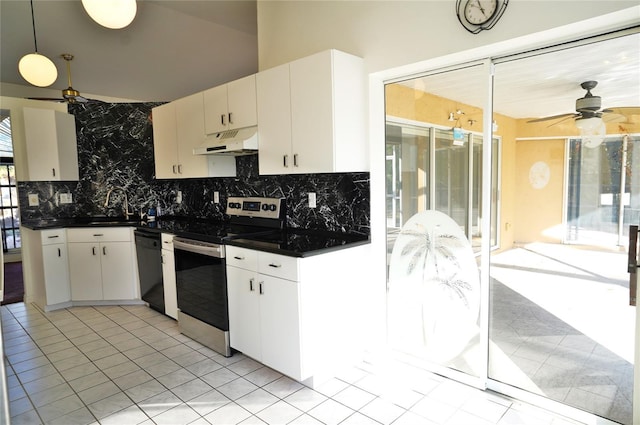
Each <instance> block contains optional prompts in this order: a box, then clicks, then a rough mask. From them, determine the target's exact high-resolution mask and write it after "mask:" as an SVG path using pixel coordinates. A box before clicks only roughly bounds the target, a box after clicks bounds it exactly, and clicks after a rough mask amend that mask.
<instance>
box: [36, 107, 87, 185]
mask: <svg viewBox="0 0 640 425" xmlns="http://www.w3.org/2000/svg"><path fill="white" fill-rule="evenodd" d="M23 112H24V126H25V139H26V144H27V164H28V167H29V173H28V178H27V180H29V181H55V180H62V181H64V180H78V144H77V141H76V121H75V117H74V116H73V115H70V114H66V113H64V112H60V111H54V110H51V109H38V108H26V107H25V108H23Z"/></svg>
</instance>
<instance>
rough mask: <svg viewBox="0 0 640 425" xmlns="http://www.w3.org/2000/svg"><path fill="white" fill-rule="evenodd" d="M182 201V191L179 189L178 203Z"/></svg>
mask: <svg viewBox="0 0 640 425" xmlns="http://www.w3.org/2000/svg"><path fill="white" fill-rule="evenodd" d="M181 203H182V191H181V190H179V191H178V193H177V194H176V204H181Z"/></svg>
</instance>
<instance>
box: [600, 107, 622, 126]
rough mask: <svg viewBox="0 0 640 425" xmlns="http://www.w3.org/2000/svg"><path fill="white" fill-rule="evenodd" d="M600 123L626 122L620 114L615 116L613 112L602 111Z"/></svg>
mask: <svg viewBox="0 0 640 425" xmlns="http://www.w3.org/2000/svg"><path fill="white" fill-rule="evenodd" d="M602 121H603V122H605V123H610V122H626V121H627V117H626V116H624V115H622V114H615V113H613V112H608V111H606V110H605V111H602Z"/></svg>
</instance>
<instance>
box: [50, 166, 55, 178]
mask: <svg viewBox="0 0 640 425" xmlns="http://www.w3.org/2000/svg"><path fill="white" fill-rule="evenodd" d="M51 174H53V177H55V176H56V169H55V168H52V169H51Z"/></svg>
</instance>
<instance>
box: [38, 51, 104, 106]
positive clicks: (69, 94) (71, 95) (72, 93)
mask: <svg viewBox="0 0 640 425" xmlns="http://www.w3.org/2000/svg"><path fill="white" fill-rule="evenodd" d="M60 57H61V58H62V59H64V60H65V62H67V81H68V83H69V87H67V88H66V89H64V90H62V98H52V97H30V98H29V99H33V100H51V101H55V102H67V103H87V102H93V101H95V102H98V101H96V100H94V99H87V98H86V97H83V96H81V95H80V92H79V91H78V90H76V89H74V88H73V87H72V85H71V61H72V60H73V55H72V54H70V53H63V54H61V55H60Z"/></svg>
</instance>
